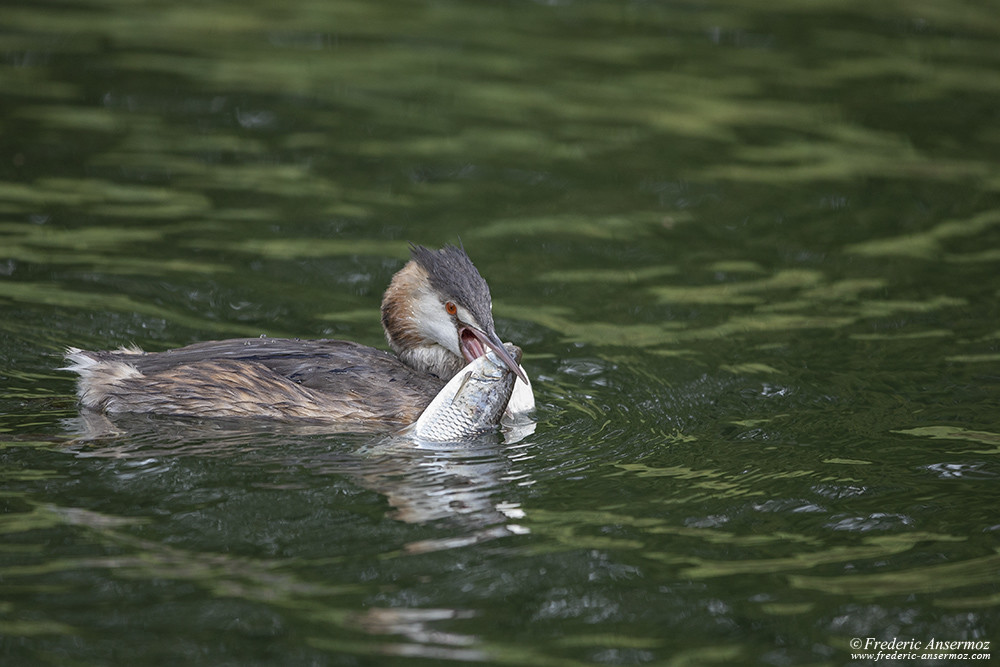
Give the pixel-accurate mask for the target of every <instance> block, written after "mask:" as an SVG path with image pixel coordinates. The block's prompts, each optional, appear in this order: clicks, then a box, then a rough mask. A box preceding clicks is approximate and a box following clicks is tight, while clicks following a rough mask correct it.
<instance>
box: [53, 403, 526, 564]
mask: <svg viewBox="0 0 1000 667" xmlns="http://www.w3.org/2000/svg"><path fill="white" fill-rule="evenodd" d="M102 418H103V417H102V415H99V414H96V413H83V414H81V416H78V417H75V418H71V419H67V420H66V422H65V424H64V426H65V427H66V428H67V430H68V431H70V432H72V433H76V434H77V435H78V436H79V437H78V438H76V439H74V440H73V441H72V442H71V443H70V444H69V445H68V448H69V449H70V450H71V451H73V452H74V453H75V454H76V455H77V456H80V457H99V458H104V457H107V458H117V459H121V458H142V459H149V458H150V457H164V458H169V457H172V456H192V455H193V456H198V457H202V456H203V457H206V458H216V457H228V456H231V455H232V454H233V453H234V452H239V453H240V455H241V458H242V460H243V461H244V463H246V462H248V461H247V459H246V454H247V453H248V452H253V456H252V459H251V461H249V462H250V463H255V464H261V463H262V464H272V463H274V462H276V459H277V460H278V461H280V462H281V463H282V464H283V467H295V468H298V469H300V470H301V469H303V468H305V469H308V470H309V471H310V472H312V473H313V474H314V475H319V476H321V477H326V476H340V477H343V478H346V479H349V480H351V481H352V482H354V483H356V484H357V485H359V486H361V487H363V488H366V489H369V490H372V491H375V492H377V493H379V494H380V495H381V496H383V497H384V498H385V499H386V501H387V502H388V504H389V505H390V507H391V508H392V509H391V510H390V511H389V512H388V513H387V516H389V517H390V518H392V519H394V520H397V521H401V522H405V523H409V524H427V523H431V522H444V523H447V524H450V525H453V526H454V527H456V528H460V530H457V531H449V533H450V534H449V536H447V537H444V538H440V539H423V540H418V541H413V542H410V543H407V544H406V545H405V546H404V548H405V549H406V550H407V551H409V552H428V551H436V550H441V549H450V548H455V547H460V546H465V545H467V544H473V543H476V542H481V541H484V540H489V539H495V538H498V537H505V536H509V535H516V534H522V533H525V532H527V529H526V528H524V527H523V526H522V525H521V524H520V523H519V521H520V520H521V519H523V518H524V516H525V515H524V511H523V510H522V509H521V506H520V505H519V504H518V503H517V502H516V501H513V500H511V499H510V495H511V492H512V491H514V490H515V489H516V488H518V487H522V486H527V485H530V484H531V479H530V477H529V476H527V475H526V474H525V473H524V472H522V471H521V470H519V468H518V465H519V463H520V462H522V461H524V460H526V459H527V458H530V456H531V455H530V450H531V445H530V443H529V441H528V436H530V435H531V434H532V433H533V432H534V428H535V422H533V421H530V420H528V419H527V418H521V419H520V420H519V421H518V422H517V423H507V424H506V426H505V427H504V428H503V429H502V430H501V431H499V432H493V433H486V434H483V435H480V436H478V437H476V438H473V439H469V440H465V441H462V442H456V443H430V442H421V441H416V440H413V439H412V438H409V437H405V436H400V435H386V436H359V435H353V436H348V435H331V434H330V433H329V428H328V427H327V428H323V427H321V426H305V425H289V424H278V425H276V424H267V425H263V424H256V423H250V424H248V423H241V422H238V421H237V422H235V423H230V422H226V421H220V420H206V421H204V422H200V421H196V420H187V419H183V418H165V417H150V416H141V415H136V416H132V417H126V418H121V417H116V419H115V421H114V423H113V424H111V423H110V422H107V423H101V422H97V423H95V421H94V420H100V419H102ZM331 438H336V443H337V446H335V447H330V442H331ZM317 445H320V446H321V450H319V451H317ZM302 482H303V483H304V484H312V483H313V482H314V480H313V482H311V481H310V480H308V479H306V480H302ZM505 496H506V497H505Z"/></svg>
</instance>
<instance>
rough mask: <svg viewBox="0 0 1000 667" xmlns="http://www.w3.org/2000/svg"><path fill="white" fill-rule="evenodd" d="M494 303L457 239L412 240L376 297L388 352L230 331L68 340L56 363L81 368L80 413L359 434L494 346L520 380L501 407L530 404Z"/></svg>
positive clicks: (398, 416)
mask: <svg viewBox="0 0 1000 667" xmlns="http://www.w3.org/2000/svg"><path fill="white" fill-rule="evenodd" d="M492 307H493V306H492V297H491V296H490V289H489V285H487V283H486V281H485V280H484V279H483V277H482V276H481V275H480V274H479V271H478V270H477V269H476V267H475V265H474V264H473V263H472V260H471V259H470V258H469V256H468V254H467V253H466V251H465V249H464V247H460V246H455V245H445V246H444V247H442V248H440V249H430V248H427V247H425V246H422V245H414V244H411V245H410V259H409V261H408V262H406V264H405V265H404V266H403V267H402V268H401V269H400V270H399V271H398V272H396V274H395V275H394V276H393V277H392V279H391V281H390V283H389V286H388V288H387V289H386V291H385V294H384V296H383V298H382V307H381V314H382V317H381V320H382V327H383V329H384V330H385V337H386V341H387V343H388V345H389V348H390V349H391V350H392V352H391V353H390V352H387V351H384V350H380V349H376V348H373V347H369V346H367V345H362V344H360V343H355V342H351V341H345V340H329V339H314V340H309V339H297V338H296V339H291V338H267V337H260V338H237V339H229V340H220V341H208V342H200V343H194V344H192V345H188V346H186V347H181V348H175V349H169V350H166V351H163V352H144V351H143V350H142V349H140V348H138V347H136V346H130V347H122V348H119V349H117V350H109V351H87V350H82V349H79V348H76V347H69V348H67V350H66V353H65V355H66V359H67V360H68V362H69V364H68V365H67V366H66V367H65V368H63V369H62V370H68V371H73V372H75V373H77V374H78V375H79V378H78V380H77V396H78V398H79V402H80V404H81V405H82V406H83V407H84V408H85V409H87V410H91V411H96V412H100V413H106V414H110V415H115V414H120V413H146V414H159V415H169V416H178V417H197V418H244V417H250V418H264V419H273V420H280V421H305V422H312V423H324V424H331V425H337V426H338V427H340V428H341V429H357V430H364V431H369V430H388V429H392V428H395V427H402V426H406V425H409V424H411V423H413V422H414V421H416V419H417V418H418V417H419V416H420V414H421V412H422V411H423V410H424V408H425V407H426V406H427V405H428V404H429V403H430V402H431V400H432V399H433V398H434V397H435V395H436V394H437V393H438V391H439V390H440V389H441V388H442V387H444V385H445V384H446V383H447V381H448V380H449V379H451V378H452V377H453V376H454V375H455V374H456V373H458V372H459V371H460V370H461V369H462V368H463V367H464V366H465V365H466V364H467V363H469V362H471V361H473V360H474V359H477V358H479V357H481V356H483V355H484V354H485V353H486V351H487V350H488V349H492V350H493V351H494V352H495V354H496V355H497V357H498V358H499V359H500V360H501V361H502V363H504V364H506V365H507V366H508V367H509V368H510V369H511V370H512V371H513V372H514V373H515V374H516V375H517V378H518V379H517V382H516V386H515V389H514V392H513V395H512V397H511V401H510V403H509V405H508V412H511V413H515V412H516V413H520V412H527V411H530V410H531V409H532V408H533V407H534V397H533V393H532V389H531V381H530V380H529V379H528V376H527V374H526V372H525V371H524V369H523V367H521V365H520V364H519V363H518V361H516V360H515V359H514V357H513V356H511V354H510V353H509V352H508V351H507V349H505V347H504V344H503V343H502V342H501V340H500V337H499V336H498V335H497V333H496V326H495V324H494V321H493V313H492ZM517 351H518V352H519V351H520V350H519V349H518V350H517ZM517 356H520V355H519V354H518V355H517Z"/></svg>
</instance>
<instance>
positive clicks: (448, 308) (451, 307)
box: [444, 301, 458, 315]
mask: <svg viewBox="0 0 1000 667" xmlns="http://www.w3.org/2000/svg"><path fill="white" fill-rule="evenodd" d="M444 309H445V310H446V311H448V314H449V315H454V314H455V313H457V312H458V306H456V305H455V302H454V301H449V302H448V303H446V304H444Z"/></svg>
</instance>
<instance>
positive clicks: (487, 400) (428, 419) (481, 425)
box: [401, 343, 521, 442]
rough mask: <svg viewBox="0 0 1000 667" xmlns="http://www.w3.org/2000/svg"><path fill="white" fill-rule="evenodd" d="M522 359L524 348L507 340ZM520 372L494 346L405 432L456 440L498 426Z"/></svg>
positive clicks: (416, 436)
mask: <svg viewBox="0 0 1000 667" xmlns="http://www.w3.org/2000/svg"><path fill="white" fill-rule="evenodd" d="M504 349H505V350H506V351H507V353H508V354H510V356H511V357H512V358H514V359H515V360H516V361H517V362H518V363H520V361H521V348H519V347H517V346H516V345H513V344H512V343H504ZM516 379H517V376H516V375H515V374H514V372H513V371H512V370H511V369H510V367H509V366H508V365H507V364H505V363H504V362H503V361H502V360H501V359H500V356H499V355H498V354H497V353H496V352H494V351H493V350H492V349H488V350H487V351H486V354H484V355H482V356H480V357H477V358H475V359H473V360H472V361H471V362H470V363H469V364H468V365H467V366H465V368H463V369H462V370H460V371H459V372H458V373H456V374H455V376H454V377H453V378H452V379H451V380H450V381H449V382H448V384H446V385H445V386H444V388H442V389H441V391H439V392H438V394H437V396H435V397H434V399H433V400H432V401H431V402H430V404H429V405H428V406H427V407H426V408H424V411H423V412H422V413H421V414H420V417H418V418H417V421H415V422H414V423H413V424H411V425H410V426H408V427H406V428H405V429H403V431H402V432H401V435H404V436H406V437H410V438H413V439H416V440H422V441H430V442H456V441H461V440H464V439H467V438H470V437H473V436H476V435H480V434H482V433H486V432H488V431H491V430H493V429H495V428H496V427H497V426H498V425H499V423H500V418H501V417H502V416H503V414H504V410H506V409H507V403H508V402H509V401H510V396H511V393H513V391H514V381H515V380H516Z"/></svg>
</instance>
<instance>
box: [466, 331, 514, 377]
mask: <svg viewBox="0 0 1000 667" xmlns="http://www.w3.org/2000/svg"><path fill="white" fill-rule="evenodd" d="M466 332H468V333H469V334H472V336H473V337H474V340H467V339H466ZM460 337H461V339H462V343H461V347H462V355H463V356H464V357H465V360H466V361H467V362H469V361H472V360H473V359H475V358H476V357H479V356H482V355H483V354H485V353H486V350H485V349H484V348H483V345H485V346H486V347H488V348H490V349H491V350H493V351H494V352H496V353H497V356H498V357H500V361H502V362H504V363H505V364H506V365H507V367H508V368H509V369H510V370H512V371H514V374H515V375H517V377H519V378H521V380H522V381H523V382H524V383H525V384H528V377H527V376H526V375H525V374H524V371H522V370H521V366H520V365H519V364H518V363H517V360H516V359H514V357H512V356H510V354H509V353H508V352H507V349H506V348H505V347H504V346H503V343H502V342H501V341H500V338H499V337H498V336H497V335H496V334H488V333H486V332H484V331H480V330H479V329H477V328H475V327H470V326H468V325H465V326H463V327H462V332H461V336H460Z"/></svg>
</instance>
